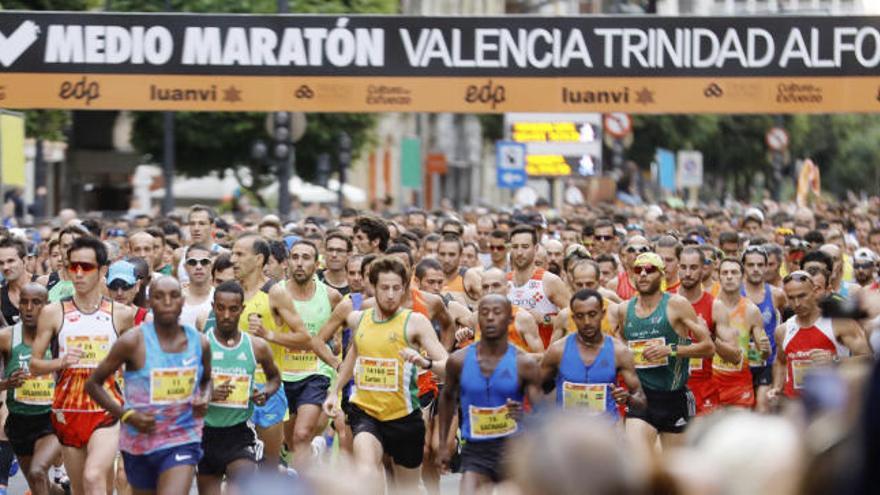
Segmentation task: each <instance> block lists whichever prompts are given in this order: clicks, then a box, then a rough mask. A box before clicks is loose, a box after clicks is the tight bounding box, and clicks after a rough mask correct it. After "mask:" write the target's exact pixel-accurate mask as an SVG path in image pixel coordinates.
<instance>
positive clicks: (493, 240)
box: [489, 230, 510, 273]
mask: <svg viewBox="0 0 880 495" xmlns="http://www.w3.org/2000/svg"><path fill="white" fill-rule="evenodd" d="M507 239H508V236H507V232H504V231H503V230H493V231H492V233H491V234H489V255H490V257H491V264H490V266H491V267H494V268H498V269H499V270H503V271H504V272H505V273H507V271H508V270H510V262H509V260H508V256H507V251H508V245H507Z"/></svg>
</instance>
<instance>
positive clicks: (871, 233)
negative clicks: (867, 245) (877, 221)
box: [868, 227, 880, 239]
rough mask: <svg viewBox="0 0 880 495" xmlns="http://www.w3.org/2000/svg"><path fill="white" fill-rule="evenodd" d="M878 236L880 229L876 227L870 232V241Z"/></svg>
mask: <svg viewBox="0 0 880 495" xmlns="http://www.w3.org/2000/svg"><path fill="white" fill-rule="evenodd" d="M877 235H880V227H874V228H873V229H871V230H869V231H868V239H870V238H871V237H874V236H877Z"/></svg>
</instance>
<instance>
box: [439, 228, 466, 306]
mask: <svg viewBox="0 0 880 495" xmlns="http://www.w3.org/2000/svg"><path fill="white" fill-rule="evenodd" d="M461 251H462V242H461V238H460V237H456V236H455V235H454V234H444V235H443V238H442V239H441V240H440V244H439V245H438V246H437V261H439V262H440V265H442V266H443V277H444V279H445V280H444V283H443V293H444V294H448V295H449V296H451V297H452V298H453V299H455V300H456V301H458V302H460V303H462V304H465V302H466V301H465V289H464V276H463V275H464V271H465V270H462V268H461Z"/></svg>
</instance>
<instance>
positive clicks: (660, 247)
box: [654, 235, 683, 294]
mask: <svg viewBox="0 0 880 495" xmlns="http://www.w3.org/2000/svg"><path fill="white" fill-rule="evenodd" d="M682 247H683V246H682V245H681V243H680V242H678V239H676V238H675V237H672V236H671V235H665V236H663V237H661V238H660V239H658V240H657V242H655V243H654V252H655V253H657V255H658V256H660V257H661V258H663V264H664V265H666V269H665V270H664V273H665V274H666V278H664V280H663V284H664V285H663V287H664V290H666V292H669V293H670V294H675V293H677V292H678V287H679V285H681V279H679V277H678V257H679V256H681V249H682Z"/></svg>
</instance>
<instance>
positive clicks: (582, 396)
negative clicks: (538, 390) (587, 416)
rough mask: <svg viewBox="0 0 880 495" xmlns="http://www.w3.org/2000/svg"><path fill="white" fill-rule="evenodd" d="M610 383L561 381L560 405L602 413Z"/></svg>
mask: <svg viewBox="0 0 880 495" xmlns="http://www.w3.org/2000/svg"><path fill="white" fill-rule="evenodd" d="M610 385H611V384H610V383H573V382H562V407H563V408H564V409H572V408H577V409H586V410H588V411H590V412H596V413H604V412H605V406H606V398H607V394H608V387H609V386H610Z"/></svg>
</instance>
